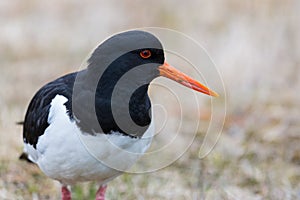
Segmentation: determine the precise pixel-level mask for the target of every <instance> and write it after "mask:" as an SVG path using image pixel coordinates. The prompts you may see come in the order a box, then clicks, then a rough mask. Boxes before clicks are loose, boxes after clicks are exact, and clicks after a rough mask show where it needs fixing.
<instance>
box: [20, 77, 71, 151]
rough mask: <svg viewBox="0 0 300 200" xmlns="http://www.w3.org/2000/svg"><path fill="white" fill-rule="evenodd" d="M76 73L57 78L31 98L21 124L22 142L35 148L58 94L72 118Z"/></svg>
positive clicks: (46, 124)
mask: <svg viewBox="0 0 300 200" xmlns="http://www.w3.org/2000/svg"><path fill="white" fill-rule="evenodd" d="M76 74H77V73H72V74H68V75H65V76H63V77H61V78H58V79H56V80H54V81H52V82H50V83H48V84H46V85H45V86H43V87H42V88H41V89H40V90H39V91H38V92H37V93H36V94H35V95H34V97H33V98H32V100H31V102H30V104H29V106H28V109H27V112H26V115H25V120H24V124H23V140H24V142H25V143H29V144H31V145H33V147H34V148H36V144H37V141H38V138H39V136H41V135H43V134H44V132H45V129H46V128H47V127H48V126H49V124H48V115H49V110H50V104H51V101H52V99H53V98H54V97H55V96H56V95H58V94H60V95H63V96H65V97H66V98H67V99H68V101H67V102H66V103H65V106H66V108H67V111H68V113H69V116H70V118H73V117H72V90H73V86H74V81H75V78H76Z"/></svg>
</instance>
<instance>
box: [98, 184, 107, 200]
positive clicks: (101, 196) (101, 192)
mask: <svg viewBox="0 0 300 200" xmlns="http://www.w3.org/2000/svg"><path fill="white" fill-rule="evenodd" d="M106 188H107V185H101V186H100V187H99V189H98V191H97V193H96V200H105V192H106Z"/></svg>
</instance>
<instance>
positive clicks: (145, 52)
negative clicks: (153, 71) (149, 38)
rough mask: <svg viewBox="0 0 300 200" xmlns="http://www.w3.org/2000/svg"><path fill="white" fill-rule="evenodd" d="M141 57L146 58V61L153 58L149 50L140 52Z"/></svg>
mask: <svg viewBox="0 0 300 200" xmlns="http://www.w3.org/2000/svg"><path fill="white" fill-rule="evenodd" d="M140 56H141V57H142V58H144V59H147V58H150V56H151V51H150V50H148V49H146V50H142V51H141V52H140Z"/></svg>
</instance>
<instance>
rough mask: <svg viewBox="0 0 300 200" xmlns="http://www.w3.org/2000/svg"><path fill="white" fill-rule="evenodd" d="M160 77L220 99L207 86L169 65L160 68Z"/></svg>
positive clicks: (165, 64)
mask: <svg viewBox="0 0 300 200" xmlns="http://www.w3.org/2000/svg"><path fill="white" fill-rule="evenodd" d="M158 70H159V75H160V76H164V77H167V78H169V79H172V80H174V81H176V82H178V83H180V84H182V85H184V86H186V87H188V88H191V89H193V90H196V91H198V92H202V93H204V94H207V95H210V96H214V97H218V96H219V95H218V94H217V93H216V92H214V91H213V90H210V89H209V88H207V87H206V86H205V85H203V84H201V83H199V82H198V81H196V80H194V79H192V78H191V77H189V76H188V75H186V74H184V73H182V72H181V71H179V70H177V69H175V68H174V67H172V66H171V65H169V64H168V63H166V62H165V63H164V64H163V65H161V66H159V67H158Z"/></svg>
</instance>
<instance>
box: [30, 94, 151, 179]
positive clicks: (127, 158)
mask: <svg viewBox="0 0 300 200" xmlns="http://www.w3.org/2000/svg"><path fill="white" fill-rule="evenodd" d="M65 102H67V98H65V97H64V96H62V95H57V96H56V97H55V98H54V99H53V100H52V102H51V107H50V112H49V117H48V123H49V124H50V125H49V126H48V128H47V129H46V130H45V133H44V134H43V135H42V136H40V137H39V140H38V143H37V148H36V149H34V148H33V146H32V145H29V144H25V150H24V151H25V152H27V153H28V155H29V158H30V159H31V160H33V161H34V162H35V163H37V164H38V166H39V167H40V168H41V170H42V171H43V172H44V173H45V174H46V175H47V176H49V177H51V178H53V179H56V180H59V181H61V182H62V183H64V184H68V185H71V184H74V183H75V182H78V181H92V180H93V181H98V182H101V183H104V182H107V181H109V180H111V179H112V178H114V177H116V176H118V175H120V174H121V173H122V171H126V170H127V169H128V168H130V167H131V166H132V165H133V164H134V163H135V162H136V161H137V160H138V158H139V157H140V156H141V155H142V154H143V153H144V152H145V151H146V150H147V149H148V147H149V146H150V143H151V139H152V135H153V134H154V125H153V123H151V124H150V126H149V128H148V129H147V131H146V133H145V134H144V135H143V137H142V138H140V139H137V138H131V137H128V136H124V135H121V134H120V133H118V132H116V133H112V134H96V135H95V136H92V135H90V134H82V132H81V131H80V129H79V128H78V127H77V125H76V123H75V122H74V121H71V120H70V118H69V116H68V114H67V110H66V107H65V106H64V105H63V104H64V103H65ZM152 113H153V112H152ZM152 121H153V120H152Z"/></svg>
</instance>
